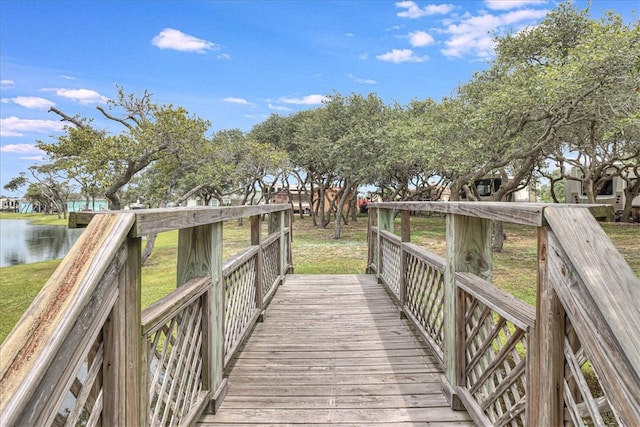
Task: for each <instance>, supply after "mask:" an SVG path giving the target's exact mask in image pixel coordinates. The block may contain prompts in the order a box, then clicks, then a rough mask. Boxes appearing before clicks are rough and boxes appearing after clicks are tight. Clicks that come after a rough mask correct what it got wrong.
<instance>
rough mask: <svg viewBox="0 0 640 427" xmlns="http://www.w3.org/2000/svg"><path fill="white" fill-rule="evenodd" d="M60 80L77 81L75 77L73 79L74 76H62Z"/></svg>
mask: <svg viewBox="0 0 640 427" xmlns="http://www.w3.org/2000/svg"><path fill="white" fill-rule="evenodd" d="M60 78H63V79H65V80H75V79H76V78H75V77H73V76H68V75H66V74H61V75H60Z"/></svg>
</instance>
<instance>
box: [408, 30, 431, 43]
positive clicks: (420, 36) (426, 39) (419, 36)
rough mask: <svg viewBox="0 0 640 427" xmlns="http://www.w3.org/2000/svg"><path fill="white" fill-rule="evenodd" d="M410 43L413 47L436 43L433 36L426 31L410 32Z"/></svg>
mask: <svg viewBox="0 0 640 427" xmlns="http://www.w3.org/2000/svg"><path fill="white" fill-rule="evenodd" d="M408 38H409V44H410V45H411V46H413V47H424V46H430V45H432V44H434V43H435V42H436V41H435V40H434V38H433V36H432V35H431V34H429V33H427V32H425V31H414V32H412V33H409V35H408Z"/></svg>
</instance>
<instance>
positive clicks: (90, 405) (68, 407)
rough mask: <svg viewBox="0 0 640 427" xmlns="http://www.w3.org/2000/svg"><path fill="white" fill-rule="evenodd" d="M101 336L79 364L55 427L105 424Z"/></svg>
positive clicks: (54, 423)
mask: <svg viewBox="0 0 640 427" xmlns="http://www.w3.org/2000/svg"><path fill="white" fill-rule="evenodd" d="M103 350H104V347H103V340H102V333H100V334H99V335H98V337H97V338H96V340H95V341H94V343H93V346H92V347H91V350H90V351H89V354H88V356H87V357H86V358H85V360H84V361H83V362H82V364H81V365H80V368H79V369H78V371H77V372H76V374H75V378H74V380H73V382H72V383H71V387H70V388H69V391H68V392H67V395H66V396H65V399H64V401H63V403H62V405H61V407H60V408H59V410H58V413H57V414H56V417H55V419H54V421H53V425H56V426H58V425H59V426H63V425H72V426H76V425H81V426H95V425H100V424H101V422H102V405H103V394H102V369H103V368H102V366H103V362H104V354H103Z"/></svg>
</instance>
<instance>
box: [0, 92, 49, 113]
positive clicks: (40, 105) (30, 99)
mask: <svg viewBox="0 0 640 427" xmlns="http://www.w3.org/2000/svg"><path fill="white" fill-rule="evenodd" d="M1 102H2V103H3V104H16V105H19V106H21V107H24V108H29V109H31V110H44V111H46V110H48V109H49V108H50V107H52V106H55V105H56V103H55V102H53V101H49V100H48V99H45V98H40V97H38V96H16V97H14V98H2V101H1Z"/></svg>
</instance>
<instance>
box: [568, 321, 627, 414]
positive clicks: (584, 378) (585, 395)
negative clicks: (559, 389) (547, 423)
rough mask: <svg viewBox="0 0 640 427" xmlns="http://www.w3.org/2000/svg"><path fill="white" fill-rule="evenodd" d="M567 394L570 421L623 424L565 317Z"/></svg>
mask: <svg viewBox="0 0 640 427" xmlns="http://www.w3.org/2000/svg"><path fill="white" fill-rule="evenodd" d="M565 325H566V330H565V341H564V363H565V365H564V366H565V369H564V382H563V395H564V407H565V422H566V424H567V425H574V426H583V425H596V426H603V425H622V423H621V422H620V420H618V419H617V417H616V414H615V413H614V412H613V410H612V409H611V405H610V403H609V399H608V398H607V396H606V394H605V393H604V391H603V388H602V386H601V385H600V381H599V379H598V377H597V375H596V373H595V371H594V369H593V367H592V366H591V362H590V361H589V359H588V357H587V355H586V354H585V352H584V349H583V348H582V344H581V343H580V339H579V338H578V337H577V335H576V333H575V331H574V330H573V326H571V321H570V320H569V318H568V317H565Z"/></svg>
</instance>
